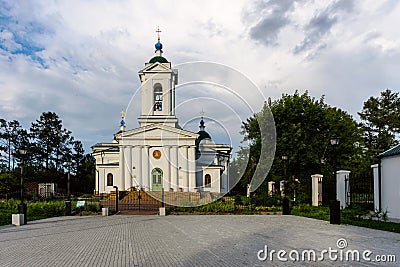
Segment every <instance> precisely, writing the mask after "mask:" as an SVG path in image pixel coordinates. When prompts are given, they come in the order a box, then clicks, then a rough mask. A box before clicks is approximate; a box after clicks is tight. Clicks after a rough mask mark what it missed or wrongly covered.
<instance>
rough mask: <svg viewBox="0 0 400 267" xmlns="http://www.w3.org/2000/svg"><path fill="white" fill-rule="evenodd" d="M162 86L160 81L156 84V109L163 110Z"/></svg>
mask: <svg viewBox="0 0 400 267" xmlns="http://www.w3.org/2000/svg"><path fill="white" fill-rule="evenodd" d="M162 96H163V93H162V86H161V84H159V83H156V84H155V85H154V111H162Z"/></svg>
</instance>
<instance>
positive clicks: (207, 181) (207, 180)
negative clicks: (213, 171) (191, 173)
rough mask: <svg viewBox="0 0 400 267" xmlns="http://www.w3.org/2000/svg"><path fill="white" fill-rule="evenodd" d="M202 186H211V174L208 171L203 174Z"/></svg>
mask: <svg viewBox="0 0 400 267" xmlns="http://www.w3.org/2000/svg"><path fill="white" fill-rule="evenodd" d="M204 187H207V188H210V187H211V175H210V174H209V173H207V174H206V175H204Z"/></svg>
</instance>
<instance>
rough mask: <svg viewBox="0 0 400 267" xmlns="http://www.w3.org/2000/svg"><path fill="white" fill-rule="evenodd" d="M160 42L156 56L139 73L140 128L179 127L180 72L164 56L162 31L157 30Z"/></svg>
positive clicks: (157, 45)
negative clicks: (176, 101) (176, 112)
mask: <svg viewBox="0 0 400 267" xmlns="http://www.w3.org/2000/svg"><path fill="white" fill-rule="evenodd" d="M156 32H157V35H158V41H157V43H156V44H155V49H156V50H155V55H154V57H153V58H151V59H150V61H149V62H148V63H145V68H144V69H143V70H141V71H139V78H140V82H141V94H142V114H141V115H140V117H139V118H138V121H139V124H140V126H141V127H142V126H146V125H149V124H153V123H161V124H165V125H167V126H171V127H178V119H177V118H176V116H175V85H176V84H177V83H178V71H177V70H174V69H172V68H171V62H168V60H167V59H166V58H165V57H163V56H162V53H163V50H162V48H163V45H162V44H161V42H160V32H161V31H160V29H159V28H158V29H157V31H156Z"/></svg>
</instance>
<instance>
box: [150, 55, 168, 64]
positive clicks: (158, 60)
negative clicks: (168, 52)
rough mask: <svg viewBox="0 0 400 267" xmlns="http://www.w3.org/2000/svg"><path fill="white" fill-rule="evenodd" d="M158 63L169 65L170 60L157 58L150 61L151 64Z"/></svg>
mask: <svg viewBox="0 0 400 267" xmlns="http://www.w3.org/2000/svg"><path fill="white" fill-rule="evenodd" d="M156 62H160V63H168V60H167V59H166V58H165V57H162V56H155V57H153V58H152V59H150V61H149V63H156Z"/></svg>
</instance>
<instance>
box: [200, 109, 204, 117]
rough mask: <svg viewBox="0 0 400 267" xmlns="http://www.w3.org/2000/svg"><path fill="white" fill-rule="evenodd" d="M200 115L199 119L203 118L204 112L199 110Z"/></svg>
mask: <svg viewBox="0 0 400 267" xmlns="http://www.w3.org/2000/svg"><path fill="white" fill-rule="evenodd" d="M200 115H201V117H203V116H204V111H203V109H201V112H200Z"/></svg>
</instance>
